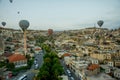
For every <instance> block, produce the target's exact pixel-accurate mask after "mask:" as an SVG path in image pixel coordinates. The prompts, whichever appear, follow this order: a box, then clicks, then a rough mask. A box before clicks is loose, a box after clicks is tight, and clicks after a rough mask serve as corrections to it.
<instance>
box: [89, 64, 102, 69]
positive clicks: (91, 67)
mask: <svg viewBox="0 0 120 80" xmlns="http://www.w3.org/2000/svg"><path fill="white" fill-rule="evenodd" d="M99 67H100V66H99V65H98V64H92V65H90V66H89V67H88V70H95V69H97V68H99Z"/></svg>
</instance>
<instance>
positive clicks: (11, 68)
mask: <svg viewBox="0 0 120 80" xmlns="http://www.w3.org/2000/svg"><path fill="white" fill-rule="evenodd" d="M6 67H7V68H8V70H13V69H14V68H15V65H14V63H7V65H6Z"/></svg>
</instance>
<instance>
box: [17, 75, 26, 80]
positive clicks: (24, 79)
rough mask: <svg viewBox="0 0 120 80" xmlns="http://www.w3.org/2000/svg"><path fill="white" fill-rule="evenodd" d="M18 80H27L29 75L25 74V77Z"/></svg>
mask: <svg viewBox="0 0 120 80" xmlns="http://www.w3.org/2000/svg"><path fill="white" fill-rule="evenodd" d="M18 80H27V75H26V74H24V75H23V76H21V77H20V78H19V79H18Z"/></svg>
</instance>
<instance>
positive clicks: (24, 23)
mask: <svg viewBox="0 0 120 80" xmlns="http://www.w3.org/2000/svg"><path fill="white" fill-rule="evenodd" d="M29 25H30V24H29V22H28V21H27V20H21V21H20V22H19V26H20V27H21V29H22V30H23V31H25V30H27V28H28V27H29Z"/></svg>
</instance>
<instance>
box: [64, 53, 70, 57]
mask: <svg viewBox="0 0 120 80" xmlns="http://www.w3.org/2000/svg"><path fill="white" fill-rule="evenodd" d="M63 56H64V57H65V56H71V55H70V54H69V53H65V54H63Z"/></svg>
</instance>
